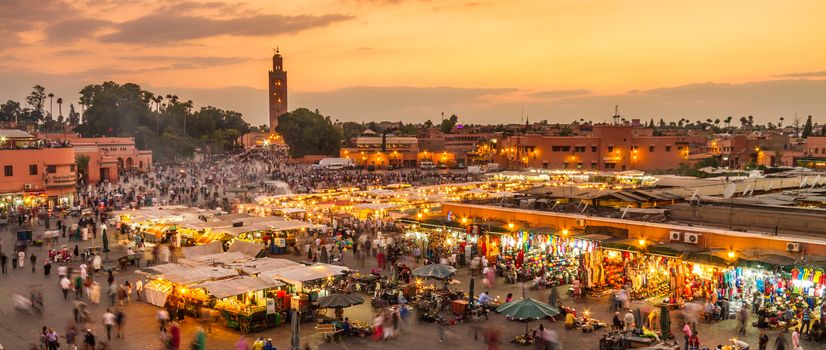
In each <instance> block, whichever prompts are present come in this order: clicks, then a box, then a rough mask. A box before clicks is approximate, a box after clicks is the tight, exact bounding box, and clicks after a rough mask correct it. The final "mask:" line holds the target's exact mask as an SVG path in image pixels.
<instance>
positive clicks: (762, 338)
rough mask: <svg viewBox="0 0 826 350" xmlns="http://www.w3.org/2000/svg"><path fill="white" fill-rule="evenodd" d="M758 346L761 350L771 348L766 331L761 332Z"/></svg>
mask: <svg viewBox="0 0 826 350" xmlns="http://www.w3.org/2000/svg"><path fill="white" fill-rule="evenodd" d="M757 344H758V345H757V347H758V349H759V350H767V348H768V346H769V336H768V335H766V331H765V330H764V329H761V330H760V341H759V342H758V343H757Z"/></svg>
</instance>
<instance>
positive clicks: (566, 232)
mask: <svg viewBox="0 0 826 350" xmlns="http://www.w3.org/2000/svg"><path fill="white" fill-rule="evenodd" d="M562 235H563V236H567V235H568V229H567V228H566V229H564V230H562Z"/></svg>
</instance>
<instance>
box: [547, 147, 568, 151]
mask: <svg viewBox="0 0 826 350" xmlns="http://www.w3.org/2000/svg"><path fill="white" fill-rule="evenodd" d="M551 151H554V152H570V151H571V146H551Z"/></svg>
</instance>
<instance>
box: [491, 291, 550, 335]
mask: <svg viewBox="0 0 826 350" xmlns="http://www.w3.org/2000/svg"><path fill="white" fill-rule="evenodd" d="M523 293H524V292H523ZM496 312H498V313H501V314H503V315H505V316H507V317H508V318H510V319H514V320H518V321H531V320H541V319H543V318H546V317H554V316H556V315H559V309H557V308H555V307H552V306H550V305H548V304H545V303H543V302H541V301H537V300H533V299H531V298H524V299H522V300H519V301H511V302H509V303H504V304H502V305H500V306H499V307H497V308H496ZM525 333H528V323H527V322H526V323H525Z"/></svg>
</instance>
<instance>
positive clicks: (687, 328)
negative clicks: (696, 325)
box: [683, 322, 692, 350]
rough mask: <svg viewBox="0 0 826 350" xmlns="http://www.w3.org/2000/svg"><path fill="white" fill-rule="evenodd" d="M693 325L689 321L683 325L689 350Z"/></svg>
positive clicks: (686, 346) (686, 345) (686, 348)
mask: <svg viewBox="0 0 826 350" xmlns="http://www.w3.org/2000/svg"><path fill="white" fill-rule="evenodd" d="M691 333H692V332H691V325H689V324H688V322H686V323H685V325H684V326H683V337H684V338H685V350H688V341H689V339H691Z"/></svg>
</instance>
